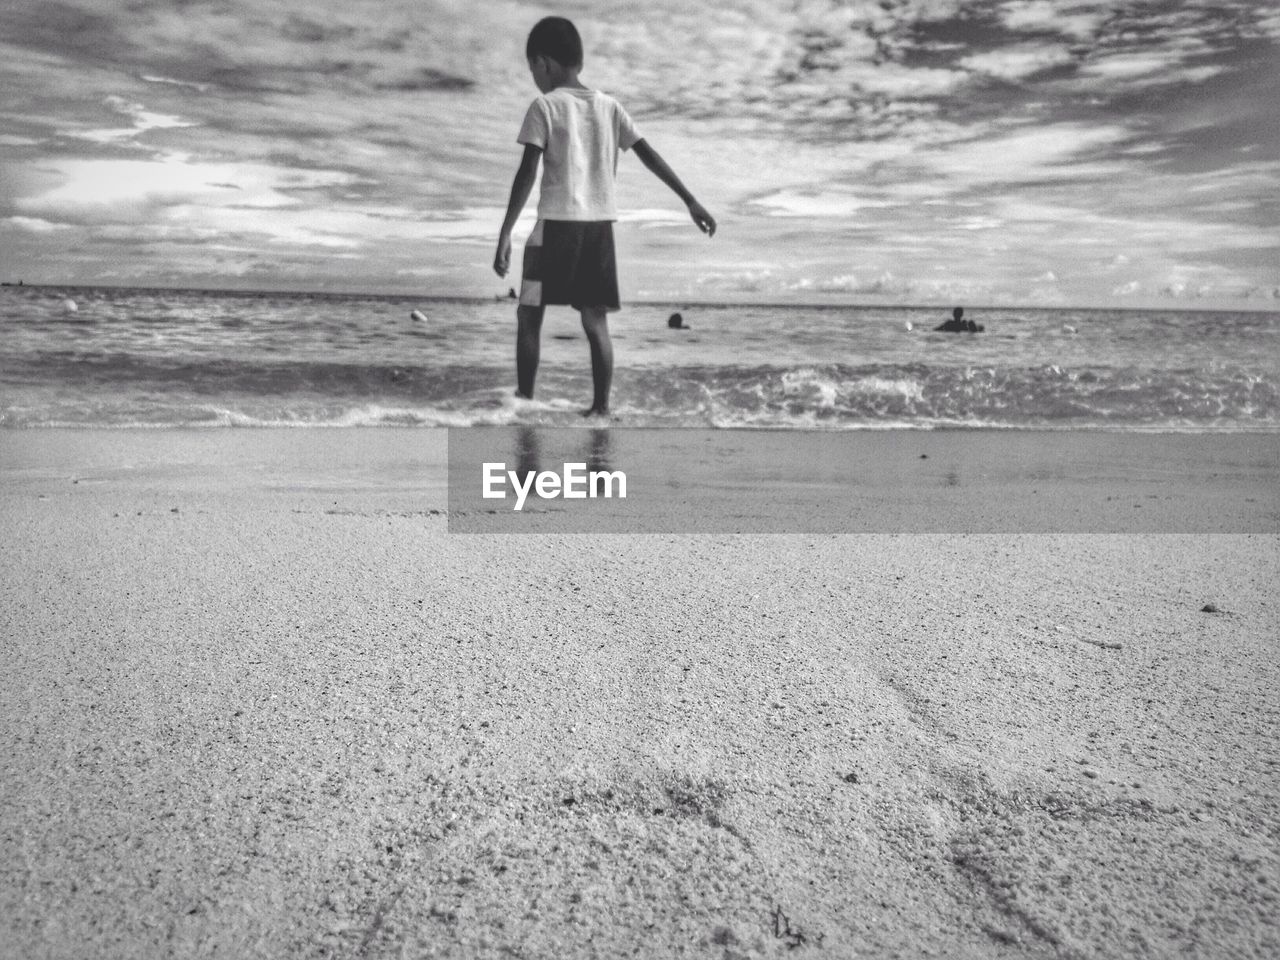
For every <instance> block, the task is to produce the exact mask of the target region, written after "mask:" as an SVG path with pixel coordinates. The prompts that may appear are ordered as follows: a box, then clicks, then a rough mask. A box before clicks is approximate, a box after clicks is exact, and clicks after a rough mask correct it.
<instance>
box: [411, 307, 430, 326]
mask: <svg viewBox="0 0 1280 960" xmlns="http://www.w3.org/2000/svg"><path fill="white" fill-rule="evenodd" d="M409 319H410V320H417V321H418V322H419V323H426V322H427V315H426V314H425V313H423V312H422V311H421V310H414V311H413V312H412V313H410V314H409Z"/></svg>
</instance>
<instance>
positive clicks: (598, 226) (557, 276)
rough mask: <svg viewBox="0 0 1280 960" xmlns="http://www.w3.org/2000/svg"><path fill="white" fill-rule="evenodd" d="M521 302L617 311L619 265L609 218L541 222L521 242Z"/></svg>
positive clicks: (541, 305)
mask: <svg viewBox="0 0 1280 960" xmlns="http://www.w3.org/2000/svg"><path fill="white" fill-rule="evenodd" d="M520 277H521V283H520V304H521V306H526V307H546V306H550V305H552V304H568V305H569V306H571V307H573V308H574V309H575V310H581V309H583V308H584V307H604V308H605V309H606V310H617V309H618V307H619V304H618V267H617V263H616V262H615V259H614V254H613V223H612V222H611V221H609V220H590V221H578V220H539V221H538V222H537V224H536V225H535V226H534V228H533V232H532V233H531V234H529V240H528V242H526V243H525V246H524V270H523V271H522V272H521V274H520Z"/></svg>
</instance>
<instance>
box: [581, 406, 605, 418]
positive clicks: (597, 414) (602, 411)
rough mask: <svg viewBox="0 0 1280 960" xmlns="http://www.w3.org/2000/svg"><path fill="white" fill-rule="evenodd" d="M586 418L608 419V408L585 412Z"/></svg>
mask: <svg viewBox="0 0 1280 960" xmlns="http://www.w3.org/2000/svg"><path fill="white" fill-rule="evenodd" d="M582 415H583V416H584V417H607V416H609V408H608V407H592V408H591V409H590V410H583V411H582Z"/></svg>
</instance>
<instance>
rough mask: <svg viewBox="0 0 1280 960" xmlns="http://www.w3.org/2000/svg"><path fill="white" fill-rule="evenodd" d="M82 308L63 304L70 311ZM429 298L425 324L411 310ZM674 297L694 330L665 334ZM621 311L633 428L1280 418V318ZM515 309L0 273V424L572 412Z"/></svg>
mask: <svg viewBox="0 0 1280 960" xmlns="http://www.w3.org/2000/svg"><path fill="white" fill-rule="evenodd" d="M68 300H73V301H74V302H75V305H76V309H75V310H72V309H70V304H68V302H67V301H68ZM415 310H417V311H419V312H420V314H421V315H422V316H423V317H425V320H423V319H413V318H411V316H410V314H411V313H412V312H413V311H415ZM676 310H679V311H680V312H681V313H682V315H683V317H684V320H685V323H686V325H687V326H688V327H689V329H687V330H672V329H669V328H668V326H667V317H668V315H669V314H670V313H672V312H674V311H676ZM949 312H950V311H949V310H945V309H938V308H915V307H913V308H886V307H858V306H804V305H774V306H769V305H734V304H698V305H691V304H630V305H627V306H626V307H625V308H624V309H623V310H622V311H620V312H618V313H616V314H613V315H611V317H610V328H611V330H612V332H613V340H614V353H615V358H616V370H615V375H614V383H613V409H614V413H615V414H616V416H617V418H618V420H617V422H619V423H621V424H626V425H635V426H672V427H682V426H696V427H716V428H732V427H767V428H783V429H785V428H803V429H815V428H816V429H877V428H902V427H915V428H933V427H953V426H972V427H1003V428H1040V429H1043V428H1066V429H1072V428H1104V429H1118V430H1177V431H1241V430H1245V431H1267V432H1274V431H1277V430H1280V312H1274V311H1273V312H1239V313H1227V312H1211V311H1196V310H1178V311H1118V310H1095V309H1039V308H1037V309H1031V308H1027V309H1021V308H999V309H985V308H975V307H971V308H969V310H968V312H967V316H968V317H972V319H974V320H976V321H977V322H979V323H982V324H984V325H985V327H986V330H985V332H983V333H980V334H948V333H937V332H933V329H932V328H933V327H935V326H936V325H937V324H938V323H940V322H941V321H942V320H944V319H946V317H947V315H948V314H949ZM514 315H515V309H514V305H513V304H512V303H510V302H506V301H493V300H489V301H477V300H457V299H434V300H433V299H429V298H422V297H416V298H411V297H399V296H356V295H333V294H309V293H246V292H213V291H191V290H142V289H123V288H59V287H5V288H3V289H0V426H4V427H40V426H112V427H120V426H155V427H163V426H209V427H219V426H223V427H254V426H276V425H290V426H350V425H422V426H463V425H470V424H506V423H541V424H547V425H560V424H564V425H568V424H572V423H575V422H578V420H579V418H578V415H577V412H578V411H579V410H581V409H582V408H584V407H585V406H587V405H588V403H589V399H590V395H591V376H590V360H589V356H588V350H587V343H586V340H585V338H584V336H583V335H582V332H581V329H580V327H579V325H578V321H577V316H576V314H575V313H574V312H573V311H571V310H569V309H568V308H552V309H550V310H549V311H548V314H547V319H546V321H545V323H544V325H543V340H542V364H541V368H540V371H539V377H538V391H537V395H538V399H537V400H536V401H535V402H533V403H528V402H525V401H520V400H517V399H515V398H514V397H513V391H514V387H515V361H514V353H515V322H514Z"/></svg>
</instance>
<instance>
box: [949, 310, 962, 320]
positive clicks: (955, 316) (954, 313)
mask: <svg viewBox="0 0 1280 960" xmlns="http://www.w3.org/2000/svg"><path fill="white" fill-rule="evenodd" d="M963 316H964V307H956V308H955V309H954V310H952V311H951V319H952V320H956V321H958V320H959V319H960V318H961V317H963Z"/></svg>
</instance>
